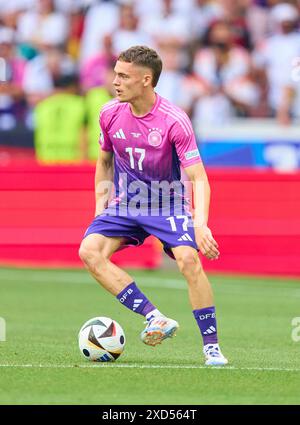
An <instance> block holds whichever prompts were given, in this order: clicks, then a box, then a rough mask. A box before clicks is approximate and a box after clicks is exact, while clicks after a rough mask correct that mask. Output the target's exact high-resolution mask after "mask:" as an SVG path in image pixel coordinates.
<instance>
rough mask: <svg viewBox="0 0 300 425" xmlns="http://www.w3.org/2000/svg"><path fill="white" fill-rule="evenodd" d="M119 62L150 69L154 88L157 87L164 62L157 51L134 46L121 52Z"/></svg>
mask: <svg viewBox="0 0 300 425" xmlns="http://www.w3.org/2000/svg"><path fill="white" fill-rule="evenodd" d="M118 60H119V61H121V62H129V63H134V64H135V65H140V66H145V67H147V68H150V69H151V71H152V76H153V78H152V86H153V87H155V86H156V85H157V83H158V80H159V77H160V74H161V70H162V60H161V58H160V57H159V56H158V54H157V52H156V51H155V50H153V49H150V47H147V46H133V47H130V48H129V49H127V50H124V51H123V52H121V53H120V55H119V57H118Z"/></svg>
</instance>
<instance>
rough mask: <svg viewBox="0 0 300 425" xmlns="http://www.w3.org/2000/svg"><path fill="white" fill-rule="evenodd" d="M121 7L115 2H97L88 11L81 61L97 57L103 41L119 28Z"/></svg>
mask: <svg viewBox="0 0 300 425" xmlns="http://www.w3.org/2000/svg"><path fill="white" fill-rule="evenodd" d="M118 22H119V7H118V6H117V5H116V4H115V3H114V2H111V1H110V2H99V1H98V2H95V4H93V5H92V6H91V7H90V8H89V9H88V11H87V14H86V16H85V22H84V30H83V34H82V39H81V47H80V61H81V62H85V61H86V60H87V59H89V58H91V57H93V56H96V55H97V54H98V53H99V51H100V52H101V51H102V48H103V44H102V43H103V39H104V36H106V35H107V34H111V33H113V32H114V31H115V30H116V28H117V27H118Z"/></svg>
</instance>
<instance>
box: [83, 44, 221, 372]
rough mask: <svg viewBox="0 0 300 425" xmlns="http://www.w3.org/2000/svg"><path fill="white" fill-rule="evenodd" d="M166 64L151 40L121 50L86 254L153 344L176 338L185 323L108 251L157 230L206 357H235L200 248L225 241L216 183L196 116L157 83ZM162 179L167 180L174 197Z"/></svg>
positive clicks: (213, 248) (214, 252)
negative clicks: (211, 223)
mask: <svg viewBox="0 0 300 425" xmlns="http://www.w3.org/2000/svg"><path fill="white" fill-rule="evenodd" d="M161 70H162V62H161V59H160V57H159V56H158V54H157V53H156V52H155V51H154V50H152V49H150V48H148V47H145V46H134V47H131V48H129V49H128V50H126V51H124V52H122V53H121V54H120V55H119V57H118V59H117V62H116V65H115V68H114V71H115V79H114V81H113V84H114V87H115V90H116V98H115V99H114V100H112V101H111V102H109V103H107V104H106V105H105V106H104V107H103V108H102V110H101V113H100V127H101V137H100V152H99V158H98V161H97V165H96V173H95V189H96V212H95V219H94V220H93V222H92V223H91V225H90V226H89V227H88V229H87V231H86V233H85V235H84V238H83V241H82V243H81V247H80V250H79V255H80V258H81V259H82V261H83V263H84V264H85V266H86V268H87V269H88V271H89V272H90V273H91V275H92V276H93V277H94V278H95V279H96V280H97V281H98V282H99V283H100V284H101V285H102V286H103V287H104V288H105V289H106V290H108V291H109V292H110V293H111V294H113V295H114V296H116V298H117V299H118V300H119V301H120V302H121V303H122V304H123V305H125V306H126V307H127V308H129V309H130V310H131V311H133V312H135V313H138V314H141V315H142V316H144V317H145V319H146V323H147V325H146V328H145V329H144V330H143V331H142V333H141V339H142V341H143V342H144V343H145V344H147V345H152V346H154V345H157V344H160V343H161V342H162V341H163V340H164V339H166V338H169V337H172V336H173V335H174V333H175V332H176V330H177V328H178V323H177V322H176V321H175V320H173V319H170V318H168V317H166V316H165V315H164V314H163V313H162V312H160V311H159V309H158V308H157V307H156V306H155V305H153V304H152V303H151V302H150V301H149V299H148V298H147V297H146V295H145V294H144V293H143V292H142V291H141V290H140V289H139V288H138V286H137V285H136V283H135V282H134V281H133V279H132V277H131V276H130V275H129V274H127V273H126V272H125V271H124V270H122V269H120V268H119V267H118V266H116V265H115V264H113V263H112V262H111V261H110V257H111V255H112V254H113V253H114V252H115V251H117V250H119V249H122V248H124V247H126V246H129V245H136V246H138V245H140V244H142V243H143V242H144V239H145V238H146V237H148V236H149V235H154V236H156V237H157V238H158V239H160V241H161V242H162V243H163V246H164V250H165V251H166V252H167V253H168V254H169V255H170V256H171V257H172V258H174V259H175V260H176V262H177V264H178V267H179V270H180V272H181V273H182V274H183V276H184V277H185V279H186V281H187V284H188V292H189V299H190V303H191V306H192V309H193V314H194V317H195V320H196V322H197V325H198V327H199V329H200V332H201V334H202V338H203V353H204V355H205V364H206V365H211V366H223V365H225V364H227V362H228V361H227V359H226V358H225V357H224V356H223V354H222V352H221V350H220V347H219V344H218V336H217V325H216V314H215V307H214V302H213V294H212V289H211V286H210V283H209V281H208V279H207V276H206V274H205V272H204V270H203V268H202V265H201V262H200V260H199V256H198V250H200V251H201V253H202V254H203V255H204V256H206V257H207V258H209V259H211V260H213V259H217V258H218V256H219V250H218V244H217V242H216V241H215V240H214V238H213V236H212V233H211V231H210V229H209V228H208V226H207V221H208V213H209V199H210V187H209V183H208V180H207V176H206V172H205V169H204V167H203V164H202V162H201V158H200V155H199V152H198V149H197V145H196V141H195V136H194V133H193V129H192V126H191V123H190V120H189V119H188V117H187V115H186V114H185V113H184V112H183V111H182V110H181V109H179V108H178V107H176V106H174V105H172V104H171V103H170V102H168V101H167V100H166V99H164V98H162V97H160V96H159V95H158V94H157V93H156V92H155V90H154V88H155V86H156V84H157V82H158V79H159V76H160V73H161ZM180 166H181V167H182V168H184V171H185V173H186V175H187V177H188V179H189V180H190V181H191V182H192V184H193V189H194V205H195V207H194V210H193V215H192V214H191V211H190V210H188V208H187V200H186V199H185V197H184V196H181V195H182V194H181V193H179V192H180V191H179V188H180V187H182V186H183V185H182V183H181V182H180ZM113 179H114V188H115V193H114V197H113V199H111V200H110V201H109V202H108V196H109V184H108V183H111V182H112V181H113ZM178 182H179V184H180V186H179V185H178ZM153 183H156V184H157V185H158V186H155V185H153ZM161 183H168V184H170V187H169V189H170V188H171V189H170V190H169V200H170V203H169V205H167V204H166V203H165V200H166V198H167V196H166V191H161V190H160V189H161V186H160V184H161ZM173 183H174V184H173ZM172 184H173V186H172ZM162 186H163V184H162ZM172 188H173V190H172ZM199 188H200V190H199ZM137 199H138V201H137ZM178 211H179V213H178ZM194 224H195V225H194Z"/></svg>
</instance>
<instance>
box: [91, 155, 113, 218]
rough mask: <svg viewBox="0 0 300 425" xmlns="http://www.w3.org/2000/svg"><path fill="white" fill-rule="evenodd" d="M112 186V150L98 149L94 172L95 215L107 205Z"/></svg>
mask: <svg viewBox="0 0 300 425" xmlns="http://www.w3.org/2000/svg"><path fill="white" fill-rule="evenodd" d="M112 186H113V152H111V151H104V150H102V149H101V147H100V149H99V156H98V160H97V164H96V173H95V200H96V211H95V216H97V215H99V214H101V213H102V211H103V210H104V209H105V208H106V207H107V205H108V201H109V198H110V194H111V191H112Z"/></svg>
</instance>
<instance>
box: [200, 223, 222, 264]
mask: <svg viewBox="0 0 300 425" xmlns="http://www.w3.org/2000/svg"><path fill="white" fill-rule="evenodd" d="M195 237H196V243H197V245H198V248H199V249H200V251H201V254H203V255H204V256H205V257H206V258H208V259H209V260H217V259H218V258H219V255H220V251H219V249H218V244H217V242H216V241H215V240H214V238H213V236H212V233H211V231H210V229H209V228H208V227H207V226H206V225H202V226H200V227H195Z"/></svg>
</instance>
